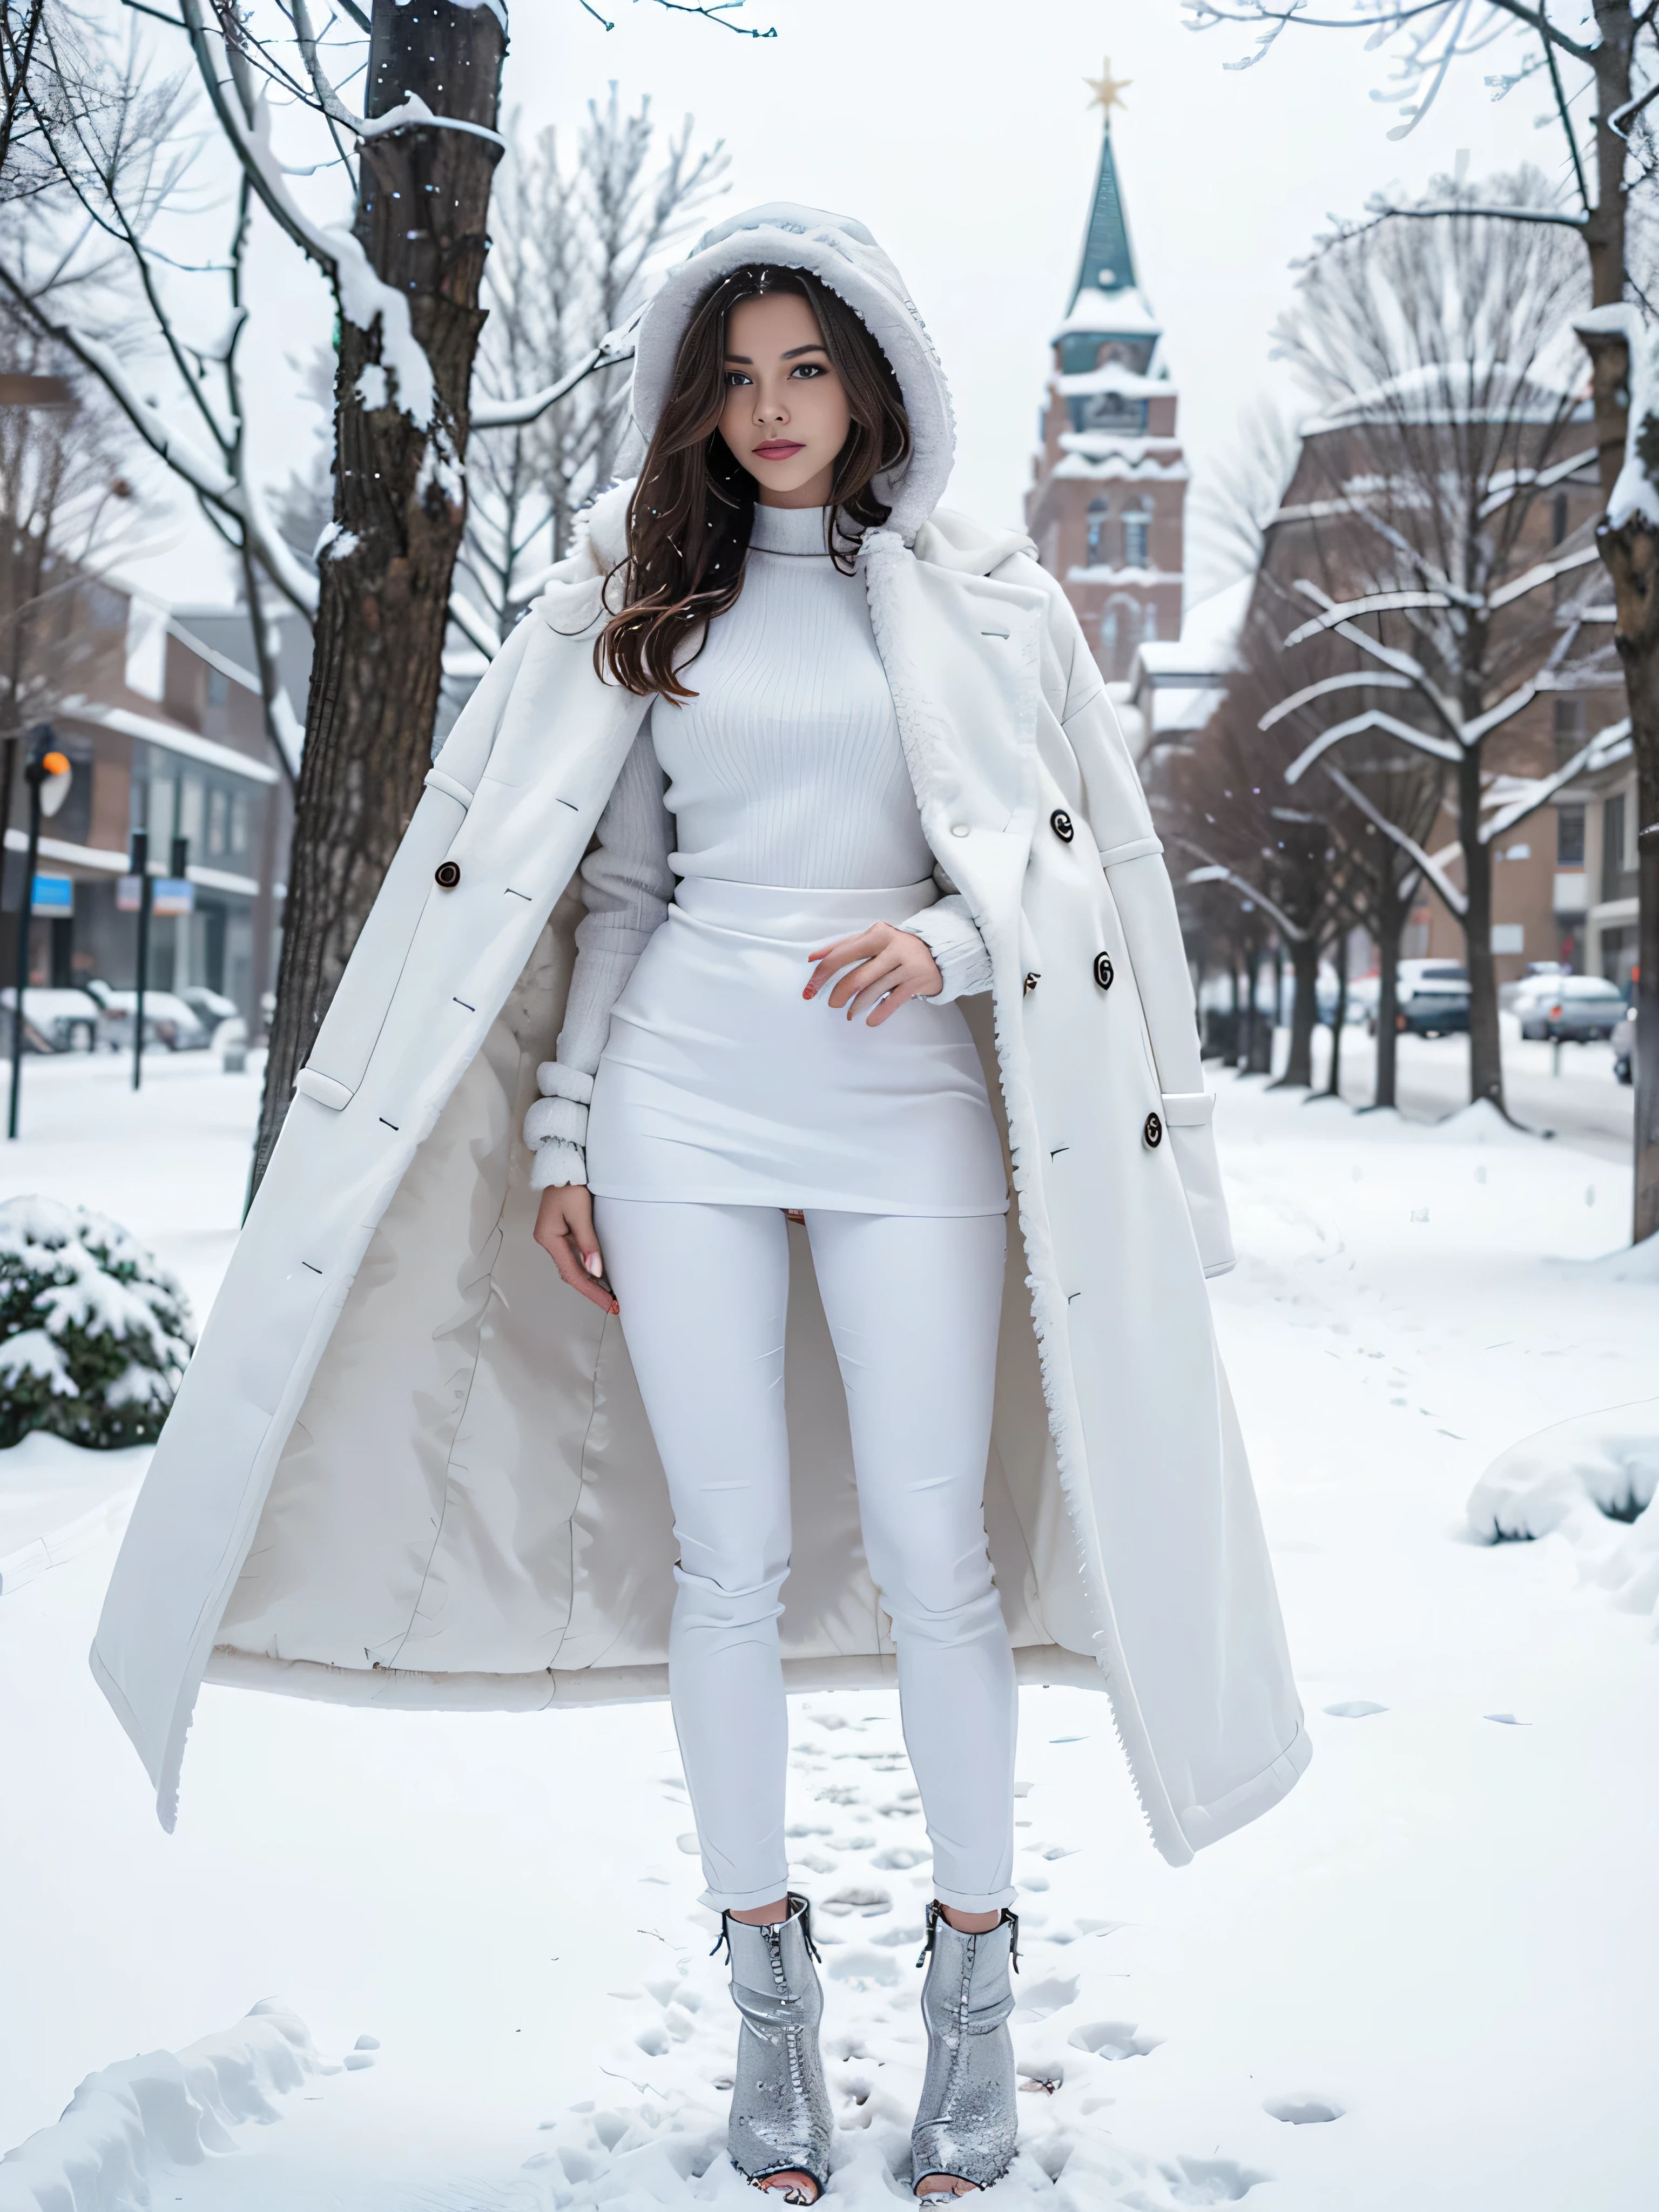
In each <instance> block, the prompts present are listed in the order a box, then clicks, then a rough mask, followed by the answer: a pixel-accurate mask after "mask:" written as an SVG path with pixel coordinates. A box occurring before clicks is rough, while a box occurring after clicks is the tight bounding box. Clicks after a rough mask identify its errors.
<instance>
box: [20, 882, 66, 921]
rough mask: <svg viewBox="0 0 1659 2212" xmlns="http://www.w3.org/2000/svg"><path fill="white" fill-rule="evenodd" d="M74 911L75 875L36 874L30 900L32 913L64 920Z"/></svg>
mask: <svg viewBox="0 0 1659 2212" xmlns="http://www.w3.org/2000/svg"><path fill="white" fill-rule="evenodd" d="M74 911H75V878H74V877H73V876H40V875H37V876H36V878H34V890H33V896H31V898H30V900H29V912H30V913H31V914H33V915H51V917H52V920H53V921H65V920H66V919H67V918H68V917H69V916H70V915H72V914H73V913H74Z"/></svg>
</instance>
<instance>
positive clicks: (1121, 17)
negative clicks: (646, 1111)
mask: <svg viewBox="0 0 1659 2212" xmlns="http://www.w3.org/2000/svg"><path fill="white" fill-rule="evenodd" d="M595 4H596V5H597V4H599V0H595ZM605 14H607V15H611V17H613V18H614V19H615V21H616V27H615V29H614V30H612V31H610V32H606V31H605V30H604V29H602V28H601V27H600V25H599V22H597V21H594V20H593V18H592V17H591V16H590V15H587V14H586V13H585V12H584V11H583V9H582V8H581V7H580V4H579V0H513V25H512V46H511V49H510V52H509V54H508V58H507V75H506V82H505V92H504V100H503V107H504V110H506V111H507V112H513V111H517V112H519V113H520V116H521V118H522V122H523V125H524V126H525V127H526V129H531V128H534V127H538V126H539V125H542V124H544V123H548V122H551V123H555V124H557V125H560V126H561V127H563V128H572V127H574V125H576V124H577V123H578V122H579V121H580V116H581V112H582V109H583V106H584V103H585V102H586V100H587V99H588V98H589V97H591V96H592V95H594V94H600V95H602V94H603V93H604V90H605V84H606V82H607V81H608V80H609V79H611V78H612V77H614V78H616V79H617V81H618V82H619V85H620V87H621V90H622V94H623V98H624V100H632V99H634V98H635V97H636V96H637V95H638V94H640V93H642V92H648V93H649V94H651V95H652V99H653V105H654V107H655V110H656V112H657V114H658V117H659V119H660V120H661V121H662V122H663V123H665V124H667V125H677V124H678V121H679V120H680V118H681V117H682V116H683V115H684V114H685V113H686V112H690V113H691V114H692V115H694V116H695V118H696V125H697V137H698V140H699V142H700V143H702V142H703V141H706V140H710V139H713V138H716V137H723V138H724V139H725V140H726V144H727V147H728V148H729V149H730V151H731V154H732V189H731V191H730V192H729V193H728V194H727V195H726V198H725V199H724V200H723V201H722V202H721V203H720V207H721V208H722V209H729V210H736V209H738V208H740V207H744V206H747V205H749V204H752V203H754V202H757V201H760V200H765V199H782V198H789V199H799V200H804V201H807V202H809V203H811V204H815V205H817V206H821V207H826V208H830V209H834V210H837V211H838V212H841V213H844V214H850V215H854V216H858V217H859V218H860V220H862V221H863V222H866V223H867V224H868V225H869V227H870V228H871V229H872V231H873V232H874V233H875V234H876V236H877V237H878V239H879V240H881V242H882V243H883V245H884V246H885V247H886V249H887V250H888V252H890V254H891V255H892V256H893V258H895V260H896V262H897V263H898V264H899V266H900V267H901V269H902V270H903V271H904V273H905V276H906V277H907V278H908V282H909V284H910V288H911V291H912V295H913V296H914V298H915V300H916V301H917V303H918V304H919V306H920V307H921V312H922V313H923V315H924V316H925V317H926V319H927V322H928V325H929V326H930V328H931V330H932V331H933V337H934V339H935V342H936V343H937V344H938V346H939V351H940V354H941V355H942V356H943V359H944V362H945V368H946V371H947V373H948V374H949V376H950V378H951V383H952V386H953V388H954V391H955V394H956V400H957V417H958V425H959V438H958V447H957V470H956V475H955V477H954V479H953V482H952V485H951V493H950V498H951V503H952V504H954V505H957V506H959V507H965V508H967V509H969V511H971V512H974V513H977V514H979V515H981V516H983V517H984V518H985V519H986V520H991V521H997V522H1012V521H1017V520H1019V518H1020V515H1021V512H1022V509H1021V501H1022V496H1023V494H1024V489H1025V488H1026V485H1027V483H1029V481H1030V452H1031V447H1032V443H1033V430H1034V425H1035V421H1036V407H1037V404H1038V401H1039V398H1040V396H1041V389H1042V378H1043V374H1044V372H1045V369H1046V368H1047V365H1048V338H1049V335H1050V332H1051V330H1052V327H1053V325H1054V322H1055V320H1056V319H1058V317H1059V316H1060V314H1061V313H1063V311H1064V309H1065V307H1066V300H1067V297H1068V296H1069V293H1070V288H1071V284H1072V282H1073V276H1074V275H1075V271H1076V265H1077V260H1078V256H1079V252H1080V248H1081V244H1082V234H1083V224H1084V220H1085V215H1086V212H1087V208H1088V204H1089V198H1090V194H1091V188H1092V185H1093V182H1094V174H1095V164H1096V161H1097V155H1098V149H1099V142H1100V122H1099V113H1098V111H1097V110H1095V109H1091V106H1090V104H1089V101H1090V95H1089V93H1088V91H1087V89H1086V88H1085V84H1084V82H1083V80H1084V78H1085V76H1097V75H1098V73H1099V70H1100V66H1101V63H1102V59H1103V57H1104V56H1106V55H1108V54H1109V56H1110V58H1111V62H1112V67H1113V70H1114V73H1115V75H1116V76H1119V77H1121V78H1128V79H1131V80H1133V83H1132V86H1131V88H1130V89H1129V90H1128V92H1127V95H1126V98H1127V107H1126V108H1124V109H1121V110H1120V111H1119V112H1117V114H1116V115H1115V118H1114V140H1115V146H1116V149H1117V155H1118V161H1119V167H1120V173H1121V179H1122V184H1123V190H1124V194H1125V197H1126V200H1127V206H1128V210H1129V218H1130V222H1131V226H1132V229H1133V240H1134V246H1135V252H1136V255H1137V259H1138V263H1139V272H1140V277H1141V282H1142V284H1143V286H1144V288H1145V289H1146V292H1147V294H1148V295H1149V296H1150V298H1151V300H1152V304H1153V306H1154V307H1155V308H1156V309H1157V311H1158V313H1159V315H1160V316H1161V317H1162V319H1163V321H1164V326H1165V329H1166V331H1167V333H1168V336H1167V346H1168V356H1169V359H1170V363H1171V365H1172V368H1173V372H1174V374H1175V377H1176V381H1177V383H1178V386H1179V388H1180V391H1181V394H1182V405H1181V428H1182V435H1184V437H1185V439H1186V441H1187V445H1188V452H1189V454H1190V456H1191V458H1192V460H1193V463H1194V469H1195V470H1196V471H1203V470H1204V469H1205V468H1206V466H1212V465H1213V464H1214V462H1215V460H1216V459H1217V457H1218V455H1220V454H1222V453H1225V449H1226V447H1227V446H1228V443H1229V441H1230V440H1231V438H1232V437H1233V436H1234V435H1236V431H1237V423H1238V421H1239V417H1240V415H1241V411H1242V410H1243V409H1244V407H1245V406H1246V405H1247V404H1248V403H1249V401H1250V400H1251V399H1252V398H1253V397H1255V395H1256V394H1258V393H1259V392H1261V391H1262V390H1263V389H1264V388H1265V387H1267V386H1268V385H1269V384H1270V383H1271V382H1272V381H1273V379H1274V377H1275V375H1276V374H1277V373H1276V372H1275V371H1274V370H1273V368H1272V367H1271V365H1270V363H1269V361H1268V335H1267V334H1268V331H1269V330H1270V328H1271V325H1272V324H1273V319H1274V317H1275V315H1276V314H1277V313H1278V312H1279V308H1280V307H1282V306H1283V304H1284V303H1285V301H1286V299H1287V298H1288V296H1289V295H1290V292H1291V284H1292V276H1291V271H1290V269H1289V266H1288V264H1290V263H1291V261H1292V260H1293V259H1294V258H1296V257H1297V255H1299V254H1301V253H1303V252H1305V251H1306V249H1307V247H1308V245H1309V243H1310V240H1311V238H1312V236H1313V234H1315V232H1316V230H1317V229H1318V228H1320V227H1321V226H1322V223H1323V222H1324V219H1325V217H1326V215H1327V213H1328V212H1330V211H1340V212H1344V213H1348V214H1354V213H1358V211H1360V210H1361V209H1362V208H1363V205H1364V200H1365V198H1366V197H1367V195H1368V194H1369V193H1370V192H1371V191H1376V190H1377V189H1378V188H1379V187H1386V186H1389V185H1402V186H1404V187H1407V188H1409V189H1413V190H1415V189H1418V188H1420V187H1421V186H1422V185H1425V184H1426V183H1427V181H1428V179H1430V177H1431V176H1432V175H1434V174H1436V173H1439V172H1442V171H1444V170H1448V169H1449V168H1450V167H1452V165H1453V163H1454V162H1455V158H1456V155H1457V153H1458V151H1459V149H1464V148H1467V149H1469V153H1470V159H1471V164H1472V168H1473V171H1474V173H1475V174H1477V175H1479V174H1481V173H1486V172H1489V171H1491V170H1493V169H1497V168H1501V167H1513V166H1514V165H1516V163H1517V162H1518V161H1526V160H1532V161H1541V162H1542V163H1543V164H1544V165H1545V166H1546V167H1548V168H1549V169H1550V170H1551V172H1552V173H1554V171H1555V169H1556V168H1557V167H1559V161H1560V158H1561V149H1560V141H1559V132H1558V131H1555V130H1553V129H1550V130H1538V129H1535V128H1534V117H1535V116H1537V115H1538V114H1539V113H1540V112H1541V107H1542V100H1541V97H1540V96H1538V95H1537V94H1534V92H1533V91H1532V90H1531V89H1530V88H1523V89H1522V90H1521V91H1519V92H1517V93H1516V94H1512V95H1511V96H1510V99H1509V100H1506V101H1504V103H1502V104H1501V105H1494V104H1493V102H1492V99H1491V96H1490V94H1488V93H1487V92H1486V89H1485V88H1484V86H1483V84H1482V82H1481V78H1482V76H1483V75H1484V74H1485V71H1486V69H1488V68H1490V67H1492V66H1494V65H1496V64H1497V63H1498V61H1499V60H1503V59H1507V58H1508V50H1507V49H1500V50H1499V51H1498V54H1496V55H1494V56H1493V57H1492V58H1485V57H1483V58H1481V59H1480V60H1478V61H1477V62H1476V63H1475V64H1474V65H1473V66H1472V67H1469V66H1466V68H1465V71H1464V74H1463V75H1462V77H1461V80H1460V79H1458V78H1457V77H1455V76H1454V78H1453V79H1452V80H1451V81H1449V82H1448V83H1447V85H1446V87H1445V88H1444V89H1443V91H1442V93H1441V94H1440V97H1439V100H1438V102H1437V106H1435V108H1434V110H1433V111H1432V112H1431V114H1430V115H1429V116H1428V117H1427V118H1425V121H1424V122H1423V124H1422V125H1420V126H1419V129H1418V131H1416V133H1415V134H1414V135H1413V137H1410V138H1407V139H1406V140H1404V141H1402V142H1400V143H1394V144H1391V143H1389V139H1388V137H1387V132H1388V130H1389V126H1390V125H1392V124H1393V123H1394V122H1395V120H1396V117H1395V112H1394V111H1393V110H1392V109H1391V108H1389V107H1386V106H1380V105H1378V104H1376V103H1374V102H1373V100H1372V99H1371V97H1370V94H1371V93H1372V91H1373V90H1374V89H1376V88H1381V87H1382V86H1383V84H1384V82H1385V78H1386V70H1387V59H1386V56H1384V55H1383V54H1370V55H1368V54H1366V53H1364V52H1363V51H1362V41H1361V40H1360V38H1359V37H1358V36H1357V35H1352V34H1348V33H1340V34H1339V33H1331V32H1325V31H1315V30H1304V31H1301V32H1299V33H1287V34H1286V35H1285V37H1284V38H1283V39H1281V40H1279V44H1278V46H1277V47H1276V48H1275V50H1274V51H1273V53H1271V54H1270V55H1269V56H1268V57H1267V58H1266V59H1265V60H1264V61H1263V62H1262V63H1261V64H1260V66H1258V67H1255V68H1253V69H1249V70H1243V71H1228V70H1225V68H1224V66H1223V64H1225V63H1226V62H1228V61H1230V60H1234V59H1237V58H1238V57H1239V56H1240V55H1242V54H1243V53H1246V52H1249V51H1250V47H1249V33H1245V32H1243V31H1235V30H1231V29H1222V30H1217V31H1212V32H1210V33H1206V34H1203V35H1194V33H1192V32H1190V31H1188V29H1186V28H1185V27H1184V22H1183V17H1182V9H1181V8H1180V7H1179V5H1178V4H1177V0H748V4H747V7H746V9H744V17H745V18H746V19H747V20H748V21H750V22H752V23H754V24H757V25H760V26H765V25H769V24H775V25H776V27H777V33H778V35H777V37H776V38H775V39H766V40H751V39H746V38H738V37H734V36H732V34H731V33H728V32H726V31H723V30H720V29H719V28H716V27H714V26H712V25H710V24H708V23H707V22H704V21H698V20H696V19H694V18H688V17H685V16H681V15H671V14H668V13H666V12H665V10H664V9H662V8H660V7H659V6H655V5H653V4H652V0H606V4H605ZM1517 51H1518V49H1517ZM354 89H355V88H354ZM292 261H293V256H292V255H291V254H290V253H289V251H288V249H286V248H285V247H276V246H273V247H272V248H271V249H270V252H268V253H267V254H266V255H265V257H264V263H265V267H266V270H267V272H268V275H267V281H266V283H265V286H264V307H263V309H262V314H263V320H264V339H263V346H262V351H263V355H264V358H266V359H268V360H269V361H270V364H271V368H270V374H269V375H268V377H267V378H266V380H265V384H264V392H263V394H262V398H263V406H264V411H265V412H266V415H267V420H268V423H269V427H270V433H271V435H272V437H273V441H276V442H277V443H279V444H281V445H284V446H289V447H291V444H292V441H293V440H294V438H295V435H296V434H297V433H298V432H300V430H301V421H302V418H301V415H300V413H299V411H298V403H297V402H296V400H295V396H294V387H295V379H294V377H293V375H292V374H291V373H290V372H289V370H288V369H287V368H286V367H285V366H284V356H285V355H286V354H288V353H290V352H292V351H294V350H295V349H300V350H304V349H305V348H306V347H307V345H313V344H315V343H319V342H322V341H324V340H325V338H326V336H327V331H328V311H327V307H326V302H325V299H324V296H323V294H322V288H321V286H320V285H319V284H318V283H316V282H315V281H314V280H312V279H309V278H307V276H304V274H303V273H301V272H299V271H297V270H293V269H292V268H291V265H290V264H292ZM285 470H286V455H285V456H284V460H283V465H282V466H280V467H277V468H276V469H274V470H273V471H272V473H273V474H274V475H277V476H280V475H282V474H283V473H285ZM180 550H181V551H182V550H183V549H182V548H181V549H180ZM192 565H194V564H193V563H192ZM173 588H174V590H175V591H176V590H178V588H179V575H178V572H177V569H176V568H175V569H174V571H173ZM189 588H190V589H191V591H193V592H199V594H200V595H201V596H203V597H207V596H214V597H219V596H222V595H223V594H224V592H225V588H226V587H225V586H223V585H222V584H220V583H218V581H217V577H216V568H215V562H214V556H213V555H212V553H211V551H210V550H209V549H204V553H203V556H202V562H201V573H200V574H199V576H198V577H197V578H196V579H194V580H192V581H191V586H189Z"/></svg>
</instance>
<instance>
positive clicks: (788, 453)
mask: <svg viewBox="0 0 1659 2212" xmlns="http://www.w3.org/2000/svg"><path fill="white" fill-rule="evenodd" d="M752 450H753V452H754V455H755V459H757V461H787V460H789V459H792V458H793V455H795V454H796V453H805V450H806V447H805V444H804V443H803V442H802V441H801V440H799V438H770V439H769V440H768V441H767V442H766V444H765V445H763V446H757V447H754V448H753V449H752Z"/></svg>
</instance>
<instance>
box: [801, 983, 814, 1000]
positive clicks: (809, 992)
mask: <svg viewBox="0 0 1659 2212" xmlns="http://www.w3.org/2000/svg"><path fill="white" fill-rule="evenodd" d="M817 995H818V994H817V992H816V991H815V990H814V989H813V988H812V986H811V984H810V983H809V984H808V985H807V987H806V988H805V990H804V991H803V992H802V993H801V996H802V998H803V999H816V998H817Z"/></svg>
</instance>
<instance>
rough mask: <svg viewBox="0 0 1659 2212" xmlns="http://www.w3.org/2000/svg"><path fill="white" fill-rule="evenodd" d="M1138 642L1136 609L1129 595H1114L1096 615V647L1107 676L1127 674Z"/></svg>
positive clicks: (1138, 621) (1138, 622)
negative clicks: (1098, 641)
mask: <svg viewBox="0 0 1659 2212" xmlns="http://www.w3.org/2000/svg"><path fill="white" fill-rule="evenodd" d="M1139 643H1140V609H1139V606H1138V605H1136V603H1135V601H1134V600H1133V599H1125V598H1118V599H1114V600H1113V601H1112V603H1111V605H1109V607H1108V608H1107V610H1106V611H1105V613H1104V614H1103V616H1102V617H1101V618H1100V647H1101V653H1102V655H1103V659H1104V660H1105V663H1106V673H1107V675H1108V677H1109V678H1113V679H1114V680H1115V679H1116V678H1120V677H1124V676H1127V674H1128V672H1129V664H1130V662H1131V661H1132V660H1133V659H1134V657H1135V647H1137V646H1138V645H1139Z"/></svg>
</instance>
